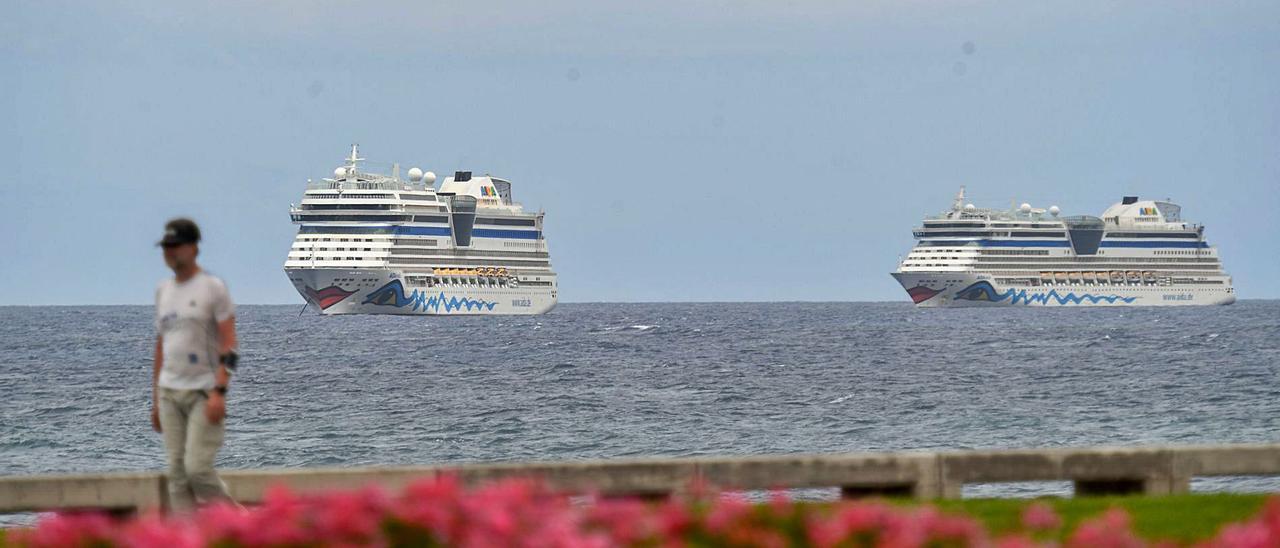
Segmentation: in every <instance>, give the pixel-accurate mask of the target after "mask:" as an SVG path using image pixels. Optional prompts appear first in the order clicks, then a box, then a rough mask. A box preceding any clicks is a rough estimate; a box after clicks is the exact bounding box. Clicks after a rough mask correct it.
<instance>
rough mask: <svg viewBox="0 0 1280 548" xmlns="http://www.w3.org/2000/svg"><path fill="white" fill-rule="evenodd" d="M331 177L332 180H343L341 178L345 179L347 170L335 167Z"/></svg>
mask: <svg viewBox="0 0 1280 548" xmlns="http://www.w3.org/2000/svg"><path fill="white" fill-rule="evenodd" d="M333 176H334V178H336V179H341V178H343V177H346V176H347V168H345V167H336V168H333Z"/></svg>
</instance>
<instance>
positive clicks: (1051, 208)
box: [1049, 206, 1062, 217]
mask: <svg viewBox="0 0 1280 548" xmlns="http://www.w3.org/2000/svg"><path fill="white" fill-rule="evenodd" d="M1059 213H1062V210H1061V209H1058V206H1049V214H1050V215H1053V216H1054V217H1057V216H1058V214H1059Z"/></svg>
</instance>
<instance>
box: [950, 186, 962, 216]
mask: <svg viewBox="0 0 1280 548" xmlns="http://www.w3.org/2000/svg"><path fill="white" fill-rule="evenodd" d="M962 209H964V185H960V192H959V193H957V194H956V200H955V201H954V202H951V210H952V211H960V210H962Z"/></svg>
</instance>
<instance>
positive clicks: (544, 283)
mask: <svg viewBox="0 0 1280 548" xmlns="http://www.w3.org/2000/svg"><path fill="white" fill-rule="evenodd" d="M362 161H364V158H361V157H360V155H359V148H358V147H357V146H356V145H352V147H351V156H349V157H348V158H347V159H346V162H345V163H344V164H343V165H341V166H339V167H338V168H337V169H335V170H334V171H333V178H326V179H323V180H321V181H310V180H308V181H307V190H306V192H305V193H304V194H303V195H302V202H301V203H300V204H298V205H296V206H294V205H291V206H290V207H289V215H290V217H292V219H293V222H294V224H296V225H298V234H297V236H296V237H295V238H294V241H293V247H292V248H291V249H290V250H289V257H288V259H287V260H286V261H285V263H284V271H285V274H287V275H288V276H289V281H290V282H292V283H293V286H294V287H295V288H296V289H297V290H298V293H299V294H301V295H302V297H303V298H304V299H306V302H307V307H313V308H314V309H315V310H318V311H319V312H320V313H322V314H326V315H328V314H426V315H437V314H441V315H443V314H450V315H454V314H541V313H544V312H547V311H548V310H551V308H552V307H554V306H555V304H556V293H557V286H556V273H555V272H554V271H553V270H552V269H551V257H550V254H549V253H548V251H547V242H546V239H545V238H544V236H543V232H542V222H543V216H544V214H543V213H542V212H541V211H539V212H537V213H532V212H526V211H525V210H524V208H523V207H522V206H521V205H520V204H519V203H517V202H515V201H514V200H513V198H512V194H511V182H510V181H507V180H504V179H499V178H497V177H491V176H488V175H485V176H474V175H472V174H471V172H468V171H459V172H457V173H454V175H453V176H452V177H446V178H445V179H444V180H443V181H442V182H441V183H440V188H438V189H437V188H435V182H436V175H435V174H434V173H432V172H430V171H427V172H423V170H421V169H419V168H416V167H415V168H411V169H409V170H408V173H407V176H408V178H407V180H406V179H401V177H400V166H399V165H398V164H394V165H393V167H392V170H391V174H390V175H383V174H377V173H371V172H367V171H365V170H364V169H362V167H361V165H360V162H362Z"/></svg>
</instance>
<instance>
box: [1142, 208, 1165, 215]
mask: <svg viewBox="0 0 1280 548" xmlns="http://www.w3.org/2000/svg"><path fill="white" fill-rule="evenodd" d="M1159 214H1160V212H1158V211H1156V208H1154V207H1140V208H1138V215H1159Z"/></svg>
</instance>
